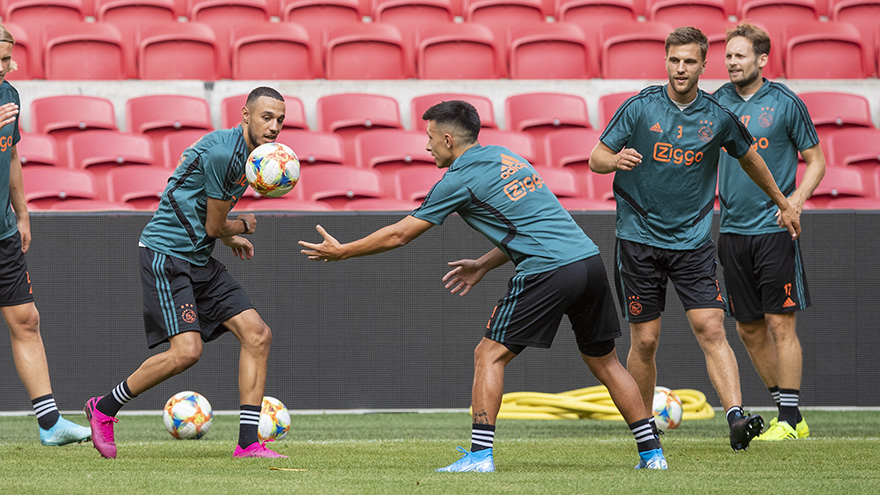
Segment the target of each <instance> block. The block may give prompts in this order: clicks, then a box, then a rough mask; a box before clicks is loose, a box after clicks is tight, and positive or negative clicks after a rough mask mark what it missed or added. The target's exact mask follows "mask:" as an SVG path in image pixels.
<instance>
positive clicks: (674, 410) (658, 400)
mask: <svg viewBox="0 0 880 495" xmlns="http://www.w3.org/2000/svg"><path fill="white" fill-rule="evenodd" d="M653 409H654V421H655V422H656V423H657V426H658V427H659V428H660V429H663V430H674V429H676V428H678V425H680V424H681V416H682V414H683V413H684V409H683V407H682V404H681V399H680V398H679V397H678V395H676V393H675V392H673V391H672V390H669V389H668V388H666V387H654V407H653Z"/></svg>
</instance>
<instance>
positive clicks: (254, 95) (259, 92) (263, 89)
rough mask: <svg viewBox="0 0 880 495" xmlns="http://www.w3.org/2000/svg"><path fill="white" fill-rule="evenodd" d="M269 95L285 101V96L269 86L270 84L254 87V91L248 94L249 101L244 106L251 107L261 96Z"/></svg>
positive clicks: (274, 98)
mask: <svg viewBox="0 0 880 495" xmlns="http://www.w3.org/2000/svg"><path fill="white" fill-rule="evenodd" d="M263 96H268V97H269V98H272V99H273V100H278V101H284V97H283V96H281V93H279V92H278V91H276V90H274V89H272V88H270V87H268V86H260V87H259V88H254V90H253V91H251V92H250V94H248V97H247V101H246V102H245V104H244V106H246V107H248V108H251V107H252V106H253V104H254V103H255V102H256V101H257V100H259V99H260V97H263Z"/></svg>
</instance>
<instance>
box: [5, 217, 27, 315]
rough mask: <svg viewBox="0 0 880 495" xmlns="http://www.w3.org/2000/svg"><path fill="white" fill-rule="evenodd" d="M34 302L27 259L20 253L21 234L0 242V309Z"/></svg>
mask: <svg viewBox="0 0 880 495" xmlns="http://www.w3.org/2000/svg"><path fill="white" fill-rule="evenodd" d="M32 302H34V289H33V288H32V287H31V276H30V274H28V266H27V259H25V257H24V253H22V252H21V234H19V233H18V232H16V233H14V234H12V235H11V236H9V237H7V238H6V239H2V240H0V307H4V308H5V307H7V306H18V305H19V304H27V303H32Z"/></svg>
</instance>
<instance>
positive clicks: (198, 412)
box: [162, 390, 214, 440]
mask: <svg viewBox="0 0 880 495" xmlns="http://www.w3.org/2000/svg"><path fill="white" fill-rule="evenodd" d="M213 418H214V409H213V408H212V407H211V403H210V402H208V399H206V398H205V396H203V395H202V394H200V393H198V392H192V391H189V390H187V391H185V392H178V393H176V394H174V396H173V397H171V398H170V399H168V402H166V403H165V408H164V409H163V410H162V419H163V421H164V422H165V429H166V430H168V433H170V434H171V436H173V437H174V438H179V439H181V440H185V439H193V440H195V439H199V438H202V437H203V436H205V434H206V433H208V430H209V429H210V428H211V420H212V419H213Z"/></svg>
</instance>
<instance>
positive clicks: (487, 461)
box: [437, 447, 495, 473]
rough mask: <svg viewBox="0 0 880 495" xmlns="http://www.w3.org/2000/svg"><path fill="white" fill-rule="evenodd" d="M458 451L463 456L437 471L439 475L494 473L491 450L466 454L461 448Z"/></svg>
mask: <svg viewBox="0 0 880 495" xmlns="http://www.w3.org/2000/svg"><path fill="white" fill-rule="evenodd" d="M458 451H459V452H461V453H462V454H463V455H462V456H461V459H459V460H457V461H455V462H453V463H452V464H450V465H448V466H446V467H443V468H440V469H437V471H438V472H441V473H466V472H474V473H492V472H495V461H494V460H492V449H483V450H478V451H476V452H468V451H467V450H465V449H464V448H463V447H459V448H458Z"/></svg>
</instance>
